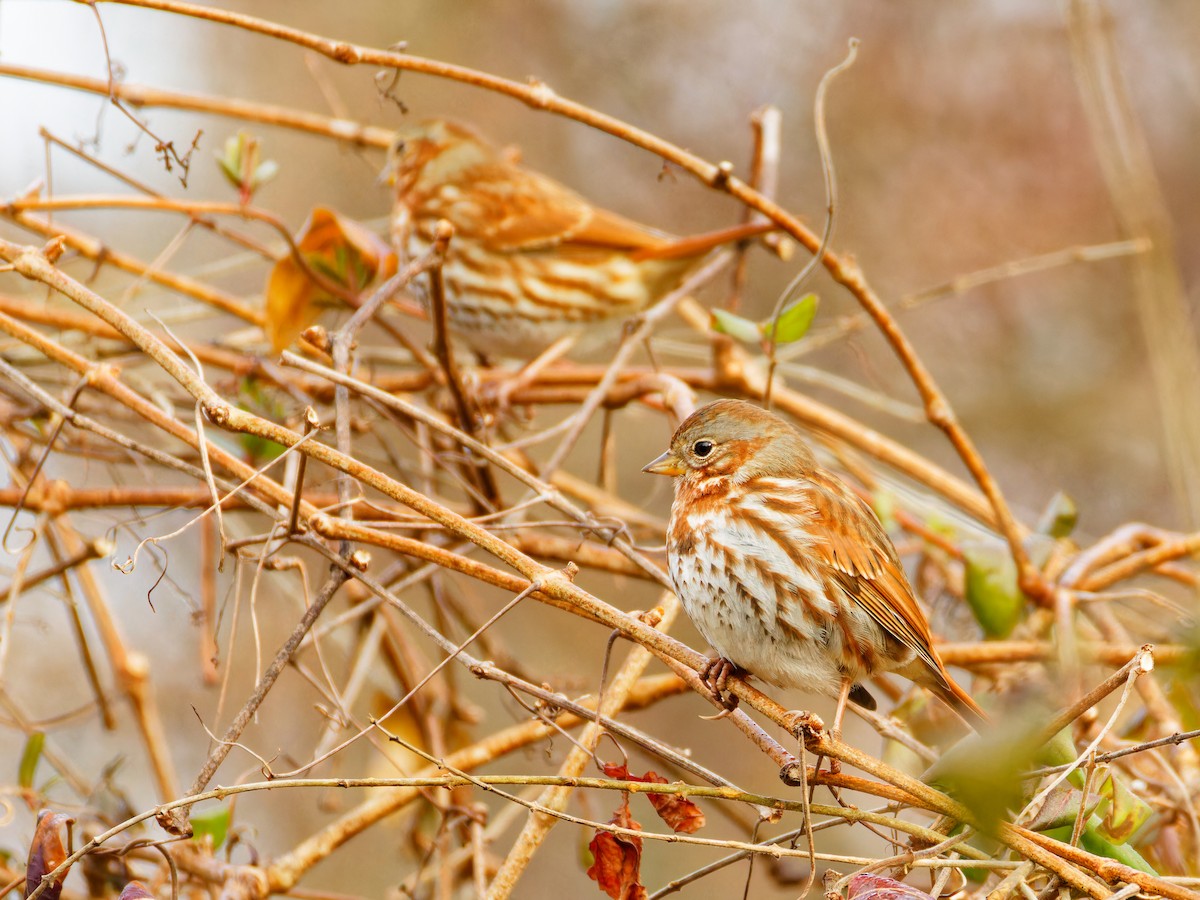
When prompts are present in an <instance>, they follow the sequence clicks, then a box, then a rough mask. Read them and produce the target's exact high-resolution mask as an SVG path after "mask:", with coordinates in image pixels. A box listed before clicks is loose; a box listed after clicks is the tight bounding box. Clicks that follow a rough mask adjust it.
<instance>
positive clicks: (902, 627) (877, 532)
mask: <svg viewBox="0 0 1200 900" xmlns="http://www.w3.org/2000/svg"><path fill="white" fill-rule="evenodd" d="M811 478H812V480H814V481H816V482H819V484H820V487H822V488H823V489H824V490H822V491H820V492H816V491H814V492H813V496H814V497H815V498H819V501H818V502H817V503H816V504H815V505H816V515H817V517H818V518H819V519H820V520H821V521H820V525H819V526H818V527H816V528H813V529H811V531H812V533H813V534H814V535H819V536H820V537H819V539H818V540H817V542H816V543H815V544H814V545H813V547H812V551H813V552H815V553H817V554H818V555H820V556H821V557H822V558H823V559H824V561H825V562H826V563H828V564H829V565H830V566H831V567H832V568H833V569H834V571H835V572H837V573H838V576H837V580H838V582H839V583H840V585H841V587H842V588H843V589H844V590H845V591H846V593H847V595H849V596H850V597H851V599H853V600H855V601H856V602H858V603H859V604H861V605H862V607H863V608H864V609H865V610H866V611H867V612H868V613H869V614H870V615H871V617H872V618H873V619H875V621H877V622H878V623H879V624H880V625H881V626H882V627H883V628H884V630H885V631H887V632H888V633H889V634H892V635H894V636H895V637H896V638H897V639H898V640H900V641H901V642H902V643H904V644H906V645H907V646H909V647H911V648H912V649H913V650H914V651H916V653H917V655H918V656H919V657H920V658H922V659H923V660H924V661H925V662H926V663H928V664H929V666H930V667H931V668H932V669H933V670H934V671H935V672H940V671H941V669H942V667H941V665H940V664H939V663H938V661H937V658H936V657H935V656H934V654H933V650H932V644H933V635H932V634H931V633H930V630H929V623H928V622H927V621H926V619H925V613H924V612H923V611H922V610H921V607H920V605H918V603H917V598H916V596H915V595H914V594H913V590H912V588H911V587H910V586H909V583H908V577H907V576H906V575H905V574H904V567H903V566H902V565H901V563H900V557H899V556H897V555H896V549H895V547H893V546H892V541H891V538H889V537H888V535H887V532H886V531H885V530H884V528H883V525H882V524H880V522H879V518H878V517H877V516H876V515H875V512H874V510H872V509H871V507H870V506H868V505H867V503H866V502H865V501H864V500H863V499H862V498H860V497H859V496H858V495H857V494H855V493H853V492H852V491H851V490H850V489H849V488H847V487H846V486H845V485H844V484H843V483H842V482H841V481H837V480H835V479H834V478H832V477H830V476H828V475H826V474H825V473H823V472H814V473H813V474H812V475H811Z"/></svg>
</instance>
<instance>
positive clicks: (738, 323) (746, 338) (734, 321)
mask: <svg viewBox="0 0 1200 900" xmlns="http://www.w3.org/2000/svg"><path fill="white" fill-rule="evenodd" d="M712 327H713V330H714V331H718V332H720V333H721V334H727V335H729V336H730V337H731V338H733V339H734V340H737V341H742V342H743V343H746V344H756V343H758V342H759V341H761V340H762V336H763V335H762V330H761V329H760V328H759V325H758V323H757V322H751V321H750V320H749V319H747V318H744V317H742V316H739V315H738V314H737V313H731V312H729V310H727V309H714V310H713V311H712Z"/></svg>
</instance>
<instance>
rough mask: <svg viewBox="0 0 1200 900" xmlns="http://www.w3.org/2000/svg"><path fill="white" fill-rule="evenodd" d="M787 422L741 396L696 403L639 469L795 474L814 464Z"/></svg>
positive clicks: (693, 475) (677, 473) (707, 474)
mask: <svg viewBox="0 0 1200 900" xmlns="http://www.w3.org/2000/svg"><path fill="white" fill-rule="evenodd" d="M816 465H817V463H816V460H815V458H814V457H813V455H812V451H811V450H809V448H808V445H807V444H805V443H804V439H803V438H802V437H801V436H800V432H799V431H797V430H796V429H795V428H794V427H793V426H792V425H791V424H789V423H788V422H786V421H784V420H783V419H781V418H779V416H777V415H775V414H774V413H770V412H767V411H766V410H765V409H760V408H759V407H757V406H755V405H753V404H752V403H747V402H746V401H744V400H717V401H716V402H715V403H709V404H708V405H707V406H702V407H700V409H698V410H696V411H695V412H694V413H692V414H691V415H690V416H688V417H687V418H686V419H685V420H684V421H683V424H681V425H680V426H679V428H678V429H677V430H676V432H675V435H674V437H672V438H671V446H670V448H668V449H667V451H666V452H665V453H663V454H662V455H661V456H660V457H658V458H657V459H656V460H654V461H653V462H651V463H650V464H649V465H647V466H646V467H645V468H643V469H642V471H643V472H649V473H650V474H652V475H671V476H673V477H684V478H689V479H704V478H716V477H732V478H734V479H735V480H736V481H746V480H749V479H751V478H758V477H762V476H768V477H783V478H795V477H797V476H802V475H804V474H806V473H808V472H811V471H812V470H813V469H814V468H816Z"/></svg>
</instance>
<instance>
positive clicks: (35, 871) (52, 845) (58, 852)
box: [25, 810, 75, 900]
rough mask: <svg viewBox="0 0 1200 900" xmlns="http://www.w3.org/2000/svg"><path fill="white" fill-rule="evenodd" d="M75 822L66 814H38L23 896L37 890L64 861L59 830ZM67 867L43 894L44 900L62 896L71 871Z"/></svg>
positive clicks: (26, 866) (56, 899)
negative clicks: (64, 882)
mask: <svg viewBox="0 0 1200 900" xmlns="http://www.w3.org/2000/svg"><path fill="white" fill-rule="evenodd" d="M74 821H75V820H74V819H72V818H71V817H70V816H68V815H67V814H66V813H52V812H50V811H49V810H44V811H43V812H42V813H40V814H39V815H38V824H37V830H36V831H34V833H33V841H32V842H31V843H30V845H29V861H28V862H27V863H26V865H25V896H29V895H30V894H31V893H33V891H35V890H37V888H38V885H40V884H41V883H42V878H43V877H44V876H45V875H46V874H47V873H48V872H52V871H53V870H54V869H56V868H58V866H59V865H61V864H62V862H63V860H65V859H66V858H67V848H66V847H65V846H64V845H63V839H62V831H63V829H64V828H66V826H67V825H69V824H71V823H72V822H74ZM70 871H71V870H70V868H68V869H67V870H66V871H64V872H61V873H59V875H58V876H56V877H55V879H54V881H52V882H51V883H50V884H49V886H47V888H46V890H45V892H44V893H43V894H42V896H43V897H45V898H46V900H58V898H59V896H60V895H61V894H62V883H63V880H64V879H65V878H66V877H67V873H68V872H70Z"/></svg>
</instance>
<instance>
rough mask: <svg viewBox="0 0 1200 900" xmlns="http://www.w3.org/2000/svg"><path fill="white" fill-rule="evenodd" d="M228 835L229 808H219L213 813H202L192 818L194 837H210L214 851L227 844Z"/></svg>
mask: <svg viewBox="0 0 1200 900" xmlns="http://www.w3.org/2000/svg"><path fill="white" fill-rule="evenodd" d="M228 833H229V807H228V806H218V807H217V808H216V809H214V810H212V811H211V812H206V813H200V814H197V815H194V816H192V837H193V838H204V837H208V838H209V839H210V840H211V841H212V848H213V849H214V850H216V849H217V848H218V847H220V846H221V845H222V844H223V843H225V836H226V835H227V834H228Z"/></svg>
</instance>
